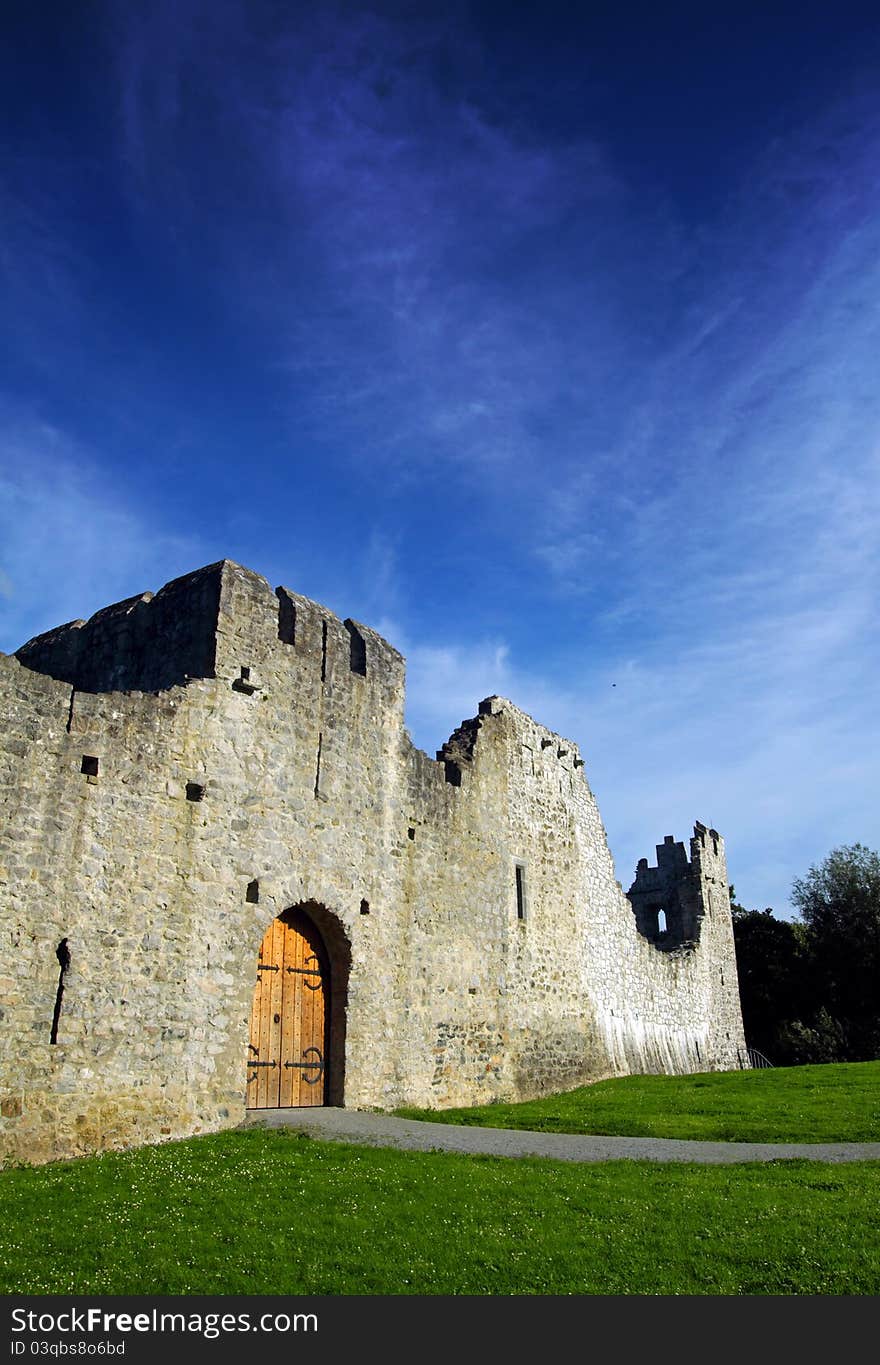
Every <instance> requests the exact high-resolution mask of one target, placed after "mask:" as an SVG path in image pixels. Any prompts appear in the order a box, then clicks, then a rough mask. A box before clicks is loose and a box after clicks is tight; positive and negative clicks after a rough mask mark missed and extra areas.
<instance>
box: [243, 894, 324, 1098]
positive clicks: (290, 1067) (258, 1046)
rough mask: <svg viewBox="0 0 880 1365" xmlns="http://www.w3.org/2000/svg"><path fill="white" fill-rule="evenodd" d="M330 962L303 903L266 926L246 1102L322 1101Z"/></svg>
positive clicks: (249, 1056) (254, 1013) (255, 1005)
mask: <svg viewBox="0 0 880 1365" xmlns="http://www.w3.org/2000/svg"><path fill="white" fill-rule="evenodd" d="M329 1003H330V963H329V959H328V956H327V952H326V950H325V948H324V942H323V940H322V938H321V934H320V932H319V930H318V929H317V927H316V926H315V925H314V924H313V923H312V921H311V920H310V919H309V917H308V916H307V915H306V914H304V913H303V911H301V910H293V911H286V912H285V913H284V914H283V915H279V916H278V918H277V919H274V920H273V921H272V923H271V924H270V925H269V928H268V929H267V930H266V933H265V935H264V937H263V942H262V943H261V944H260V953H259V957H258V959H257V982H256V986H255V987H254V1000H253V1006H252V1009H251V1032H250V1042H249V1044H248V1067H247V1098H246V1104H247V1107H248V1109H292V1108H297V1107H304V1106H306V1105H321V1104H324V1103H325V1096H326V1094H327V1051H328V1049H327V1042H328V1041H329V1040H328V1032H329V1029H328V1021H329Z"/></svg>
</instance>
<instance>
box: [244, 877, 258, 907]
mask: <svg viewBox="0 0 880 1365" xmlns="http://www.w3.org/2000/svg"><path fill="white" fill-rule="evenodd" d="M244 898H245V900H246V901H247V903H248V905H259V903H260V883H259V881H258V879H257V878H256V877H255V878H254V880H253V881H252V882H248V884H247V891H246V892H245V896H244Z"/></svg>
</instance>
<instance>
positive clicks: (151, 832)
mask: <svg viewBox="0 0 880 1365" xmlns="http://www.w3.org/2000/svg"><path fill="white" fill-rule="evenodd" d="M404 681H405V674H404V660H403V659H402V658H401V656H400V655H399V654H398V653H397V651H396V650H394V649H393V648H392V647H391V645H389V644H388V643H387V642H386V641H385V640H383V639H382V638H381V637H380V636H378V635H377V634H375V633H374V632H373V631H371V630H369V629H368V628H367V627H366V626H363V625H360V624H358V623H356V622H354V621H350V620H346V621H341V620H339V618H338V617H336V616H335V615H334V614H333V613H332V612H330V611H328V610H326V609H325V608H323V607H321V606H319V605H318V604H317V603H315V602H312V601H309V600H307V599H306V598H303V597H300V596H297V595H296V594H295V593H293V592H290V591H289V590H288V589H286V588H279V589H278V590H277V591H275V592H273V591H272V589H271V587H270V586H269V584H268V583H267V582H266V580H265V579H264V578H261V577H260V576H259V575H257V574H255V573H252V572H250V571H249V570H247V569H244V568H241V567H240V566H239V565H237V564H234V563H231V562H229V561H226V560H224V561H222V562H221V563H219V564H213V565H210V566H209V567H207V568H204V569H201V570H199V571H198V572H196V573H193V574H190V575H187V576H186V577H184V578H179V579H176V580H175V581H174V582H171V583H169V584H167V585H166V586H165V587H164V588H162V590H161V591H160V592H158V593H156V595H155V596H153V595H152V594H150V593H145V594H143V595H142V596H139V597H134V598H130V599H129V600H127V601H125V602H120V603H118V604H116V605H115V606H111V607H108V608H106V609H105V610H104V611H100V612H98V613H97V615H95V616H93V617H92V618H91V620H89V621H86V622H83V621H75V622H73V623H72V624H70V625H66V626H62V627H60V628H59V629H57V630H54V631H50V632H49V633H47V634H45V635H41V636H39V637H37V638H36V639H34V640H31V641H29V642H28V644H26V645H24V646H23V647H22V648H21V649H20V650H19V651H18V653H17V655H16V656H14V657H13V656H6V655H0V707H2V725H0V803H2V818H0V944H2V949H0V1020H2V1033H0V1038H2V1063H0V1068H2V1069H0V1156H2V1157H3V1158H4V1159H7V1160H9V1159H13V1160H15V1159H20V1160H30V1161H40V1160H47V1159H50V1158H53V1157H58V1156H70V1155H75V1154H78V1153H84V1152H90V1151H95V1150H99V1149H102V1148H111V1147H122V1146H126V1145H129V1144H133V1143H138V1142H151V1141H158V1140H161V1139H162V1138H163V1137H179V1136H185V1135H189V1134H193V1133H197V1132H206V1131H211V1130H216V1129H218V1128H222V1127H228V1126H233V1125H236V1124H238V1123H240V1122H241V1121H242V1120H243V1119H244V1117H245V1114H246V1111H247V1109H248V1108H265V1107H268V1108H274V1107H278V1106H285V1105H300V1104H322V1103H326V1104H332V1105H344V1106H346V1107H350V1108H380V1109H389V1108H393V1107H395V1106H399V1105H403V1104H412V1105H422V1106H430V1107H438V1108H439V1107H443V1106H449V1105H456V1104H473V1103H483V1102H491V1101H493V1100H515V1099H525V1098H530V1097H533V1096H536V1095H539V1094H541V1093H544V1092H548V1091H556V1090H563V1089H566V1088H571V1087H574V1086H576V1085H579V1084H581V1083H583V1082H587V1081H590V1080H595V1079H597V1078H601V1077H605V1076H610V1075H618V1074H623V1073H627V1072H636V1071H655V1072H691V1071H708V1070H713V1069H715V1070H717V1069H732V1068H738V1067H741V1066H747V1065H748V1062H747V1054H746V1049H745V1042H744V1038H743V1029H742V1019H741V1013H740V1005H739V995H738V989H737V978H736V965H735V958H734V949H733V937H732V930H731V920H730V911H729V901H728V882H727V870H726V866H725V857H724V846H723V842H722V840H721V838H720V837H719V835H718V834H717V833H716V832H715V831H714V830H711V829H706V828H705V827H704V826H703V825H700V824H697V825H696V827H695V833H694V837H693V838H692V839H691V841H690V850H689V852H690V856H689V857H688V852H687V851H686V850H685V847H684V845H683V844H681V843H676V842H675V841H674V840H673V838H672V837H671V836H669V837H667V838H666V840H665V842H664V843H662V844H661V845H660V846H659V848H658V850H657V854H658V861H657V866H656V867H649V865H648V862H647V860H646V859H643V860H642V862H640V864H639V867H638V870H637V874H636V878H635V881H634V883H633V886H632V887H631V889H630V892H629V895H628V896H627V895H624V893H623V891H622V889H621V887H620V885H619V884H618V882H617V881H616V880H615V873H614V866H613V863H612V859H611V856H610V854H609V851H608V847H607V841H606V838H605V831H604V829H603V826H602V822H601V819H600V817H599V812H598V809H597V807H596V803H595V801H594V799H593V796H592V794H591V792H590V788H589V786H588V784H587V781H586V779H585V774H584V764H583V759H582V758H581V757H580V755H579V752H578V749H577V746H576V745H575V744H574V743H572V742H571V741H570V740H567V739H564V738H562V737H561V736H559V735H557V734H554V733H552V732H551V731H549V730H546V729H545V728H544V727H543V726H541V725H539V724H538V723H537V722H536V721H534V720H532V719H531V718H530V717H529V716H527V715H525V714H524V713H523V712H522V711H520V710H518V709H517V707H516V706H514V705H513V704H512V703H511V702H509V701H507V700H505V699H503V698H501V697H490V698H488V699H487V700H486V701H483V702H481V703H480V706H479V714H478V715H477V716H476V717H475V718H474V719H472V720H466V721H465V722H464V723H463V724H462V725H461V726H460V728H459V729H458V730H456V731H455V733H454V734H453V735H452V736H451V738H450V739H449V740H448V741H447V742H446V743H445V744H444V746H443V748H442V749H441V750H440V751H439V753H438V754H437V757H436V759H432V758H429V757H428V756H427V755H426V754H424V753H422V752H421V751H420V750H419V749H417V748H416V747H415V746H414V745H413V743H412V741H411V740H410V737H409V735H408V733H407V731H406V729H405V727H404V714H403V708H404Z"/></svg>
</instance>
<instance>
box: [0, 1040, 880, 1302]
mask: <svg viewBox="0 0 880 1365" xmlns="http://www.w3.org/2000/svg"><path fill="white" fill-rule="evenodd" d="M878 1081H880V1063H878V1062H870V1063H862V1064H858V1065H849V1066H814V1067H795V1068H789V1069H781V1068H779V1069H776V1070H772V1071H770V1070H768V1071H755V1072H727V1073H717V1074H711V1075H701V1076H683V1077H667V1076H647V1077H636V1076H632V1077H626V1078H622V1079H619V1080H615V1081H607V1082H603V1083H601V1084H598V1085H595V1086H590V1087H587V1088H586V1089H583V1090H576V1091H573V1092H572V1093H570V1094H567V1095H558V1096H555V1097H553V1098H550V1099H546V1100H541V1101H536V1102H534V1103H531V1104H522V1105H504V1106H502V1105H493V1106H491V1107H490V1108H488V1109H485V1108H484V1109H472V1110H458V1111H454V1112H450V1111H446V1112H445V1113H442V1114H440V1113H437V1112H433V1111H432V1112H430V1113H428V1114H426V1115H425V1117H428V1118H431V1119H434V1120H437V1119H443V1120H445V1121H448V1122H459V1123H462V1122H463V1123H486V1122H491V1124H493V1125H495V1126H501V1127H503V1126H515V1127H524V1128H537V1129H539V1130H540V1129H543V1130H544V1131H552V1132H588V1133H622V1134H629V1135H640V1134H648V1135H656V1136H665V1137H697V1138H700V1137H702V1138H729V1139H733V1140H761V1141H774V1140H777V1141H783V1140H785V1141H794V1142H797V1141H802V1142H817V1141H843V1140H870V1139H876V1138H877V1137H878V1088H880V1087H878ZM405 1112H407V1113H409V1114H413V1113H415V1112H416V1111H412V1110H408V1111H405ZM878 1226H880V1162H878V1161H864V1162H854V1163H851V1164H849V1163H848V1164H836V1165H828V1164H823V1163H819V1162H813V1161H777V1162H770V1163H766V1164H759V1163H751V1164H749V1163H742V1164H737V1165H734V1166H698V1165H691V1164H678V1163H676V1164H670V1165H663V1164H659V1163H655V1162H629V1161H617V1162H609V1163H607V1164H588V1165H580V1164H574V1163H569V1162H558V1161H545V1160H537V1159H528V1160H511V1159H509V1158H500V1157H473V1156H462V1155H459V1154H454V1153H441V1152H427V1153H421V1152H418V1153H417V1152H400V1151H393V1150H376V1149H373V1148H367V1147H354V1146H343V1145H340V1144H336V1143H324V1142H318V1141H314V1140H311V1139H309V1138H307V1137H304V1136H301V1135H297V1134H296V1133H295V1132H292V1131H290V1130H288V1131H284V1130H280V1131H277V1130H276V1131H267V1130H264V1129H259V1128H252V1129H246V1130H239V1131H236V1132H228V1133H220V1134H214V1135H211V1136H207V1137H199V1138H192V1139H190V1140H188V1141H186V1142H170V1143H165V1144H163V1145H160V1146H155V1147H145V1148H142V1149H140V1150H137V1151H129V1152H115V1153H105V1154H104V1155H102V1156H98V1157H87V1158H83V1159H81V1160H78V1161H68V1162H55V1163H52V1164H50V1165H48V1166H38V1167H21V1168H15V1169H11V1170H7V1171H5V1172H2V1173H0V1291H2V1292H5V1293H18V1294H22V1293H30V1294H151V1295H152V1294H285V1295H312V1294H401V1293H403V1294H410V1293H411V1294H516V1295H523V1294H661V1295H670V1294H716V1295H717V1294H724V1295H731V1294H749V1295H754V1294H773V1295H788V1294H813V1295H820V1294H822V1295H829V1294H834V1295H845V1294H859V1295H864V1294H877V1293H880V1238H878V1236H877V1228H878Z"/></svg>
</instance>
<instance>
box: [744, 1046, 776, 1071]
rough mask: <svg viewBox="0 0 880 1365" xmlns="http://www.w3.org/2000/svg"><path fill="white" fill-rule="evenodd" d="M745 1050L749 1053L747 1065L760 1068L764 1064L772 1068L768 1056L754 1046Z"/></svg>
mask: <svg viewBox="0 0 880 1365" xmlns="http://www.w3.org/2000/svg"><path fill="white" fill-rule="evenodd" d="M746 1051H747V1052H748V1054H749V1065H750V1066H751V1067H753V1068H755V1067H757V1068H761V1067H764V1066H769V1067H771V1068H772V1066H773V1063H772V1062H771V1061H770V1058H769V1057H765V1056H764V1054H763V1052H759V1051H758V1049H757V1048H756V1047H750V1048H747V1049H746Z"/></svg>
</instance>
